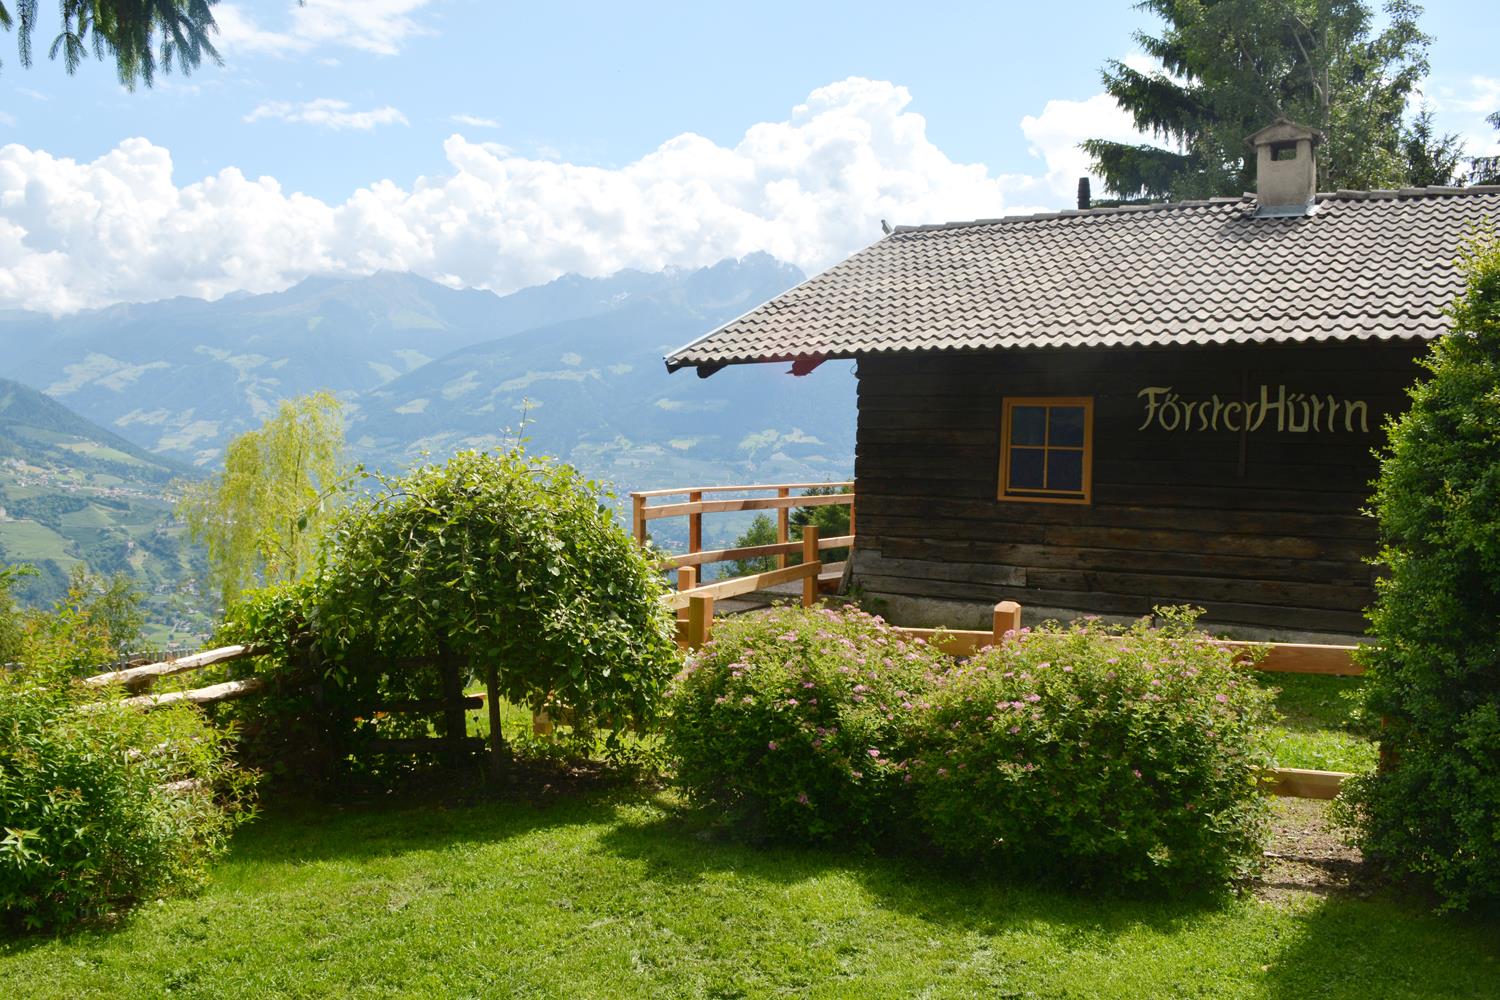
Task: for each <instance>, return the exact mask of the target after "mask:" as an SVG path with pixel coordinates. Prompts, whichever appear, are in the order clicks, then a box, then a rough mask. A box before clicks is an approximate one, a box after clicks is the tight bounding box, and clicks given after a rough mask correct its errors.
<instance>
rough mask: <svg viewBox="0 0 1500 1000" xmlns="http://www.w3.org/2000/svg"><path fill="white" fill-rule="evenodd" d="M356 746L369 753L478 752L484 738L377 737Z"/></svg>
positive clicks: (481, 747) (481, 748) (482, 745)
mask: <svg viewBox="0 0 1500 1000" xmlns="http://www.w3.org/2000/svg"><path fill="white" fill-rule="evenodd" d="M358 746H359V747H360V748H361V749H363V750H368V751H369V752H370V753H400V754H419V753H452V752H455V751H457V752H460V753H478V752H479V751H481V750H483V749H484V739H483V737H479V736H465V737H463V738H462V739H458V740H450V739H448V738H447V737H446V736H442V737H430V736H429V737H420V736H419V737H414V738H408V739H387V738H380V737H377V738H375V739H371V740H365V741H363V742H362V743H360V744H358Z"/></svg>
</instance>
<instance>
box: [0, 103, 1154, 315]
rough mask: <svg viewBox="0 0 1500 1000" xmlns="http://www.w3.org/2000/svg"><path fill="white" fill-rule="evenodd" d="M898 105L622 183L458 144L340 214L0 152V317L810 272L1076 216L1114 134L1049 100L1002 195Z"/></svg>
mask: <svg viewBox="0 0 1500 1000" xmlns="http://www.w3.org/2000/svg"><path fill="white" fill-rule="evenodd" d="M910 100H911V97H910V95H909V94H908V92H907V91H906V89H905V88H904V87H899V86H896V85H894V84H891V83H885V82H881V81H872V80H864V79H858V78H851V79H848V80H844V81H841V82H838V83H834V84H831V85H829V86H827V87H823V88H820V89H818V90H816V91H814V92H813V93H812V94H811V95H810V96H809V97H808V99H807V102H806V103H805V104H802V105H799V106H798V107H796V108H794V109H793V110H792V112H791V114H790V115H789V116H788V118H787V119H786V120H784V121H777V122H764V123H761V124H757V125H754V126H752V127H751V128H749V129H748V130H747V131H746V132H745V134H744V136H743V137H742V138H741V139H740V140H739V141H738V142H737V143H736V144H735V145H733V146H723V145H718V144H716V143H714V142H711V141H710V140H708V139H706V138H703V137H702V136H698V135H694V134H692V133H684V134H682V135H679V136H676V137H675V138H672V139H669V140H667V141H666V142H664V143H662V144H661V145H660V146H659V147H658V148H657V149H655V150H654V151H652V152H650V153H648V154H647V155H645V156H643V157H641V158H640V159H639V160H637V161H635V162H634V163H630V164H627V165H625V166H622V167H618V168H604V167H592V166H581V165H577V164H573V163H567V162H553V161H550V160H545V159H539V158H534V157H532V158H528V157H525V156H521V155H517V154H515V153H513V152H511V151H509V150H507V149H506V148H505V147H502V146H496V145H491V144H484V143H477V142H471V141H469V140H467V139H465V138H463V137H462V136H459V135H453V136H450V137H449V138H448V139H447V140H446V142H444V144H443V149H444V153H445V154H446V157H447V161H448V169H447V170H446V171H445V175H444V176H441V177H433V178H420V179H418V180H417V181H416V183H415V184H413V185H411V186H410V187H409V188H404V187H402V186H399V185H397V184H395V183H394V182H392V181H389V180H383V181H378V182H376V183H374V184H371V185H369V186H367V187H363V188H360V189H358V190H356V191H355V192H354V193H353V194H351V195H350V196H349V197H348V198H347V199H346V200H345V201H343V202H342V203H340V204H331V203H327V202H324V201H321V200H318V199H316V198H311V197H308V196H306V195H302V194H294V193H289V192H288V191H286V190H285V189H283V187H282V186H281V185H280V184H279V183H278V182H277V181H276V180H275V179H274V178H270V177H261V178H256V179H252V178H248V177H246V176H244V175H243V174H242V173H241V172H240V171H239V170H237V169H234V168H229V169H226V170H222V171H220V172H219V173H217V174H214V175H212V176H209V177H205V178H203V179H201V180H198V181H196V182H193V183H189V184H186V185H183V186H179V185H178V184H177V182H176V181H175V180H174V178H173V176H172V160H171V155H170V153H169V152H168V151H167V150H166V149H163V148H161V147H160V146H156V145H153V144H152V143H150V142H149V141H147V140H145V139H140V138H135V139H128V140H126V141H124V142H122V143H120V144H119V145H118V146H117V147H116V148H115V149H113V150H111V151H110V152H109V153H107V154H105V155H104V156H101V157H100V158H98V159H97V160H94V161H93V162H89V163H80V162H75V161H73V160H68V159H64V158H60V157H54V156H52V155H51V154H49V153H47V152H45V151H41V150H32V149H28V148H26V147H24V146H21V145H10V146H5V147H3V148H0V307H14V306H20V307H25V308H32V309H44V310H49V311H53V312H64V311H70V310H75V309H79V308H83V307H90V306H99V305H104V304H107V303H112V302H118V301H122V300H137V301H138V300H147V299H156V298H162V297H166V296H171V295H197V296H205V297H210V298H213V297H217V296H220V295H223V294H226V293H228V292H230V291H235V290H246V291H251V292H263V291H270V290H275V289H280V288H284V287H286V286H288V285H290V284H292V283H294V282H296V281H298V280H300V279H301V278H303V277H305V276H307V275H309V274H317V273H334V274H363V273H369V272H372V271H375V270H379V269H392V270H403V271H412V272H414V273H417V274H421V275H424V276H427V277H430V278H433V279H435V280H441V281H443V282H444V283H445V284H449V285H455V286H458V285H463V286H469V287H478V288H488V289H492V290H494V291H497V292H501V293H504V292H509V291H512V290H514V289H517V288H520V287H523V286H526V285H532V284H536V283H539V282H543V281H548V280H551V279H552V278H555V277H557V276H558V275H561V274H564V273H567V272H576V273H580V274H585V275H600V274H608V273H611V272H613V271H616V270H619V269H620V268H624V267H636V268H641V269H644V270H656V269H659V268H662V267H665V266H668V265H677V266H683V267H696V266H701V265H706V264H711V263H714V262H716V261H719V260H722V259H724V258H726V257H739V256H743V255H745V254H748V253H752V252H755V251H767V252H769V253H771V254H773V255H774V256H776V257H778V258H780V259H782V260H786V261H790V262H792V263H795V264H797V265H799V266H800V267H802V268H803V269H805V270H808V271H816V270H819V269H821V268H823V267H826V266H828V265H830V264H832V263H834V262H835V261H837V260H839V259H841V258H842V257H844V256H845V255H847V254H849V253H850V252H852V251H853V250H855V249H857V248H859V247H860V246H862V245H864V244H866V243H869V242H871V241H872V240H874V239H875V238H877V237H878V236H879V234H880V229H879V225H880V220H881V219H888V220H890V221H891V222H893V223H917V222H941V221H945V220H952V219H969V218H979V217H989V216H997V215H1003V214H1010V213H1018V212H1033V211H1040V210H1045V209H1047V208H1049V207H1071V204H1072V196H1073V185H1074V184H1075V183H1076V178H1077V173H1078V171H1079V170H1080V169H1081V167H1080V166H1079V163H1080V161H1079V159H1078V154H1077V153H1076V150H1074V148H1073V147H1074V146H1075V145H1076V143H1077V140H1078V139H1080V138H1083V137H1084V136H1086V135H1091V134H1102V135H1115V134H1121V135H1123V134H1124V133H1123V132H1121V131H1119V130H1118V127H1119V126H1120V123H1119V121H1118V119H1117V118H1115V117H1114V116H1112V114H1111V113H1110V107H1109V106H1108V105H1106V104H1104V103H1102V102H1101V100H1100V99H1091V100H1088V101H1074V102H1069V101H1053V102H1049V103H1048V105H1047V106H1046V108H1045V109H1044V110H1043V111H1042V113H1041V114H1040V115H1038V116H1036V117H1034V118H1028V119H1027V120H1026V121H1025V122H1024V123H1023V126H1022V128H1023V131H1024V132H1025V135H1026V137H1027V140H1028V141H1029V142H1030V143H1031V145H1032V147H1033V149H1034V151H1035V153H1036V155H1037V156H1038V157H1039V158H1040V159H1041V161H1042V162H1043V163H1044V164H1045V174H1043V175H1042V176H1031V175H995V174H993V173H991V172H990V171H989V170H988V169H987V168H986V167H985V166H984V165H982V164H970V163H957V162H954V161H953V160H952V159H950V158H949V157H948V156H947V155H946V154H945V153H944V152H943V151H942V150H941V149H939V148H938V147H936V146H935V145H933V143H932V142H931V141H930V140H929V139H928V137H927V131H926V122H925V120H924V119H923V118H922V116H920V115H918V114H915V113H913V112H911V111H910V110H908V107H907V106H908V104H909V103H910ZM303 107H304V106H296V107H295V108H291V109H289V110H288V115H292V114H302V113H303V111H302V108H303ZM335 113H337V114H342V113H352V114H358V113H359V112H347V109H337V108H335V109H332V110H331V111H330V114H335ZM267 114H268V115H269V114H271V112H267Z"/></svg>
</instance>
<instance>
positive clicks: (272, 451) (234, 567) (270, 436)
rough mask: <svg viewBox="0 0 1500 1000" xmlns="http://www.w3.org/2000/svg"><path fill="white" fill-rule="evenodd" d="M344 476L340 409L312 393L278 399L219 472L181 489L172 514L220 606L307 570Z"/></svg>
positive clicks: (231, 449)
mask: <svg viewBox="0 0 1500 1000" xmlns="http://www.w3.org/2000/svg"><path fill="white" fill-rule="evenodd" d="M347 476H348V470H347V468H346V466H345V464H344V421H343V413H342V407H341V404H340V403H339V401H338V399H336V398H335V397H334V396H333V395H332V394H330V393H327V392H317V393H313V394H312V395H309V396H301V397H298V398H297V399H286V400H282V401H281V405H280V407H279V408H278V409H277V412H276V415H275V416H274V417H272V418H271V419H269V420H267V421H266V422H265V423H264V424H263V425H262V426H261V428H260V429H259V430H254V431H247V432H245V433H244V434H241V435H240V436H239V437H237V438H235V439H234V440H233V441H231V442H229V447H228V448H227V449H226V450H225V453H224V471H223V472H221V473H219V474H218V475H217V476H214V477H213V478H211V479H208V480H206V481H204V482H201V483H193V484H189V485H188V486H186V487H185V488H184V492H183V499H182V501H181V503H180V504H179V505H178V513H179V514H180V515H181V516H182V517H183V518H184V519H185V520H186V521H187V524H188V530H189V531H190V532H191V533H192V536H193V538H194V539H195V540H197V541H199V542H202V543H204V544H205V545H206V546H207V547H208V562H209V572H210V574H211V576H212V577H213V580H214V583H215V584H216V585H217V586H218V588H219V591H220V593H221V595H222V597H223V600H224V603H225V604H226V605H227V604H229V603H230V602H232V601H233V599H234V597H235V596H236V595H237V594H238V593H239V592H240V591H241V590H244V589H245V588H247V587H253V586H255V585H257V584H258V583H279V582H285V581H292V580H296V579H298V578H299V577H301V576H302V575H303V574H304V573H306V572H307V571H308V570H309V569H310V568H311V567H312V565H313V562H314V558H315V556H316V553H317V547H318V544H319V541H320V539H321V536H322V532H323V528H324V526H325V524H326V522H327V516H328V514H329V502H330V500H331V499H332V498H333V497H335V496H336V495H337V493H338V491H339V490H340V489H341V488H342V487H343V486H344V485H345V481H346V479H347Z"/></svg>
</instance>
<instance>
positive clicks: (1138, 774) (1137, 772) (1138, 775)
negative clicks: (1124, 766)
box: [1130, 768, 1141, 778]
mask: <svg viewBox="0 0 1500 1000" xmlns="http://www.w3.org/2000/svg"><path fill="white" fill-rule="evenodd" d="M1130 773H1131V774H1133V775H1135V776H1136V777H1137V778H1139V777H1140V776H1141V772H1140V771H1138V770H1136V769H1135V768H1131V769H1130Z"/></svg>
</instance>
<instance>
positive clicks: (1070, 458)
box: [1047, 451, 1083, 493]
mask: <svg viewBox="0 0 1500 1000" xmlns="http://www.w3.org/2000/svg"><path fill="white" fill-rule="evenodd" d="M1047 489H1049V490H1074V491H1076V492H1079V493H1082V492H1083V452H1081V451H1049V452H1048V453H1047Z"/></svg>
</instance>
